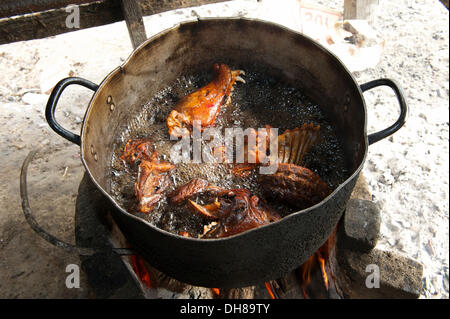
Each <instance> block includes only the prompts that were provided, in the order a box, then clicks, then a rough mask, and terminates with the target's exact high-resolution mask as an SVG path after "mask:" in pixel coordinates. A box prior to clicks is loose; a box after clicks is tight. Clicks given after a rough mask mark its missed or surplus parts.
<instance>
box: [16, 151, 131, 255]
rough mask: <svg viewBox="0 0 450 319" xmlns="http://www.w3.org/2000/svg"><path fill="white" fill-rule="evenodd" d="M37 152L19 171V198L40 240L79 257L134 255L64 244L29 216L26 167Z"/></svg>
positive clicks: (114, 250)
mask: <svg viewBox="0 0 450 319" xmlns="http://www.w3.org/2000/svg"><path fill="white" fill-rule="evenodd" d="M37 152H38V149H35V150H33V151H31V152H30V153H29V154H28V155H27V157H26V158H25V160H24V162H23V164H22V169H21V171H20V197H21V199H22V210H23V213H24V215H25V219H26V221H27V222H28V224H29V225H30V227H31V228H32V229H33V230H34V231H35V232H36V233H37V234H38V235H39V236H41V237H42V238H44V239H45V240H46V241H48V242H49V243H50V244H52V245H54V246H56V247H59V248H62V249H64V250H65V251H68V252H71V253H78V254H79V255H84V256H90V255H93V254H96V253H105V252H111V251H112V252H115V253H117V254H118V255H134V254H136V252H135V251H134V250H132V249H129V248H107V247H97V248H96V247H78V246H76V245H73V244H70V243H66V242H65V241H62V240H60V239H58V238H56V237H55V236H53V235H51V234H49V233H47V232H46V231H45V230H44V229H43V228H42V227H41V226H40V225H39V224H38V222H37V221H36V219H35V218H34V217H33V215H32V214H31V208H30V202H29V200H28V188H27V172H28V166H29V164H30V163H31V161H32V160H33V158H34V156H35V155H36V153H37Z"/></svg>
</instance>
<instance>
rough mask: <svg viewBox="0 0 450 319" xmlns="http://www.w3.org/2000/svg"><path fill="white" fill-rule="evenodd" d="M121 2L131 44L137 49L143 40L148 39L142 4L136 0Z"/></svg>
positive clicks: (122, 0)
mask: <svg viewBox="0 0 450 319" xmlns="http://www.w3.org/2000/svg"><path fill="white" fill-rule="evenodd" d="M121 3H122V12H123V15H124V17H125V21H126V23H127V28H128V33H129V34H130V39H131V44H132V46H133V49H136V48H137V47H138V46H139V45H140V44H141V43H142V42H144V41H145V40H147V34H146V32H145V26H144V20H143V19H142V10H141V6H139V4H138V2H137V1H136V0H121Z"/></svg>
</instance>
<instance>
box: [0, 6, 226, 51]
mask: <svg viewBox="0 0 450 319" xmlns="http://www.w3.org/2000/svg"><path fill="white" fill-rule="evenodd" d="M0 1H1V0H0ZM8 1H9V0H8ZM21 1H28V2H30V3H31V2H32V1H33V0H21ZM76 1H77V0H73V1H72V0H71V1H70V2H72V3H74V2H76ZM79 1H81V2H83V4H80V5H79V12H80V29H86V28H91V27H97V26H101V25H105V24H110V23H114V22H118V21H121V20H124V15H123V13H122V6H121V1H120V0H99V1H96V2H91V3H84V2H85V0H79ZM224 1H225V0H139V5H140V7H141V11H142V14H143V15H144V16H145V15H152V14H157V13H160V12H164V11H168V10H173V9H179V8H187V7H192V6H199V5H203V4H209V3H217V2H224ZM43 2H44V4H46V5H47V7H49V6H50V4H54V5H56V4H57V3H59V4H61V3H66V2H67V0H43ZM0 3H1V2H0ZM0 7H2V8H3V3H2V4H0ZM22 11H23V10H22ZM2 12H3V11H2ZM5 12H6V11H5ZM8 12H9V13H14V12H13V11H8ZM69 14H70V13H68V12H66V10H65V7H64V8H59V9H58V8H54V9H53V10H48V11H44V12H37V13H33V14H25V15H21V16H16V17H13V18H3V19H0V44H5V43H11V42H16V41H26V40H32V39H41V38H45V37H49V36H53V35H57V34H61V33H66V32H72V31H77V30H79V29H77V28H68V27H67V25H66V18H67V16H68V15H69Z"/></svg>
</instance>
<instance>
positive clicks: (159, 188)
mask: <svg viewBox="0 0 450 319" xmlns="http://www.w3.org/2000/svg"><path fill="white" fill-rule="evenodd" d="M120 158H121V159H122V160H123V161H124V163H125V164H128V165H130V166H131V167H135V165H137V164H138V163H139V166H138V174H137V181H136V183H135V185H134V193H135V195H136V197H137V199H138V201H139V210H140V211H141V212H142V213H149V212H150V211H151V210H152V209H153V207H154V206H155V204H156V203H158V201H159V200H161V198H162V197H163V196H164V195H163V194H164V192H165V190H166V189H167V187H168V186H169V180H168V178H167V175H166V173H167V172H169V171H171V170H173V169H174V168H175V165H173V164H171V163H168V162H162V163H160V162H159V161H158V153H157V152H156V151H155V150H154V146H153V143H152V141H151V140H150V139H136V140H129V141H128V142H127V144H126V145H125V148H124V150H123V154H122V156H121V157H120Z"/></svg>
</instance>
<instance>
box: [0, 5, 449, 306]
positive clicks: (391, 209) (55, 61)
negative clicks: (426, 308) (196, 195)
mask: <svg viewBox="0 0 450 319" xmlns="http://www.w3.org/2000/svg"><path fill="white" fill-rule="evenodd" d="M263 2H264V1H263ZM317 2H318V3H320V4H323V5H326V6H328V7H330V8H335V9H341V8H342V7H343V1H317ZM257 6H258V3H257V2H256V1H253V0H237V1H233V2H232V3H228V4H215V5H209V6H205V7H202V8H196V9H194V10H192V9H186V10H177V11H175V12H170V13H164V14H159V15H155V16H152V17H147V18H145V23H146V28H147V33H148V35H149V36H150V35H152V34H155V33H157V32H159V31H161V30H163V29H165V28H167V27H169V26H171V25H173V24H174V23H176V22H178V21H182V20H185V19H188V18H190V19H192V18H194V17H195V16H197V15H200V16H236V15H243V16H255V14H256V13H255V12H256V11H257V10H258V7H257ZM448 22H449V14H448V11H447V10H446V9H445V8H444V7H443V6H442V4H440V3H439V2H438V1H437V0H428V1H418V0H416V1H413V0H403V1H384V0H380V6H379V8H378V10H377V12H376V14H375V24H374V29H375V30H376V31H377V33H378V34H379V35H380V36H381V37H382V38H383V39H384V40H385V48H384V53H383V56H382V58H381V60H380V63H379V64H378V65H377V66H376V67H374V68H371V69H368V70H365V71H361V72H355V74H354V75H355V77H356V78H357V80H358V82H359V83H360V84H362V83H364V82H367V81H369V80H373V79H377V78H383V77H389V78H393V79H395V80H397V81H398V82H399V83H400V84H401V85H402V86H403V88H404V91H405V94H406V97H407V100H408V102H409V105H410V108H411V111H410V115H409V118H408V122H407V124H406V125H405V127H404V128H402V129H401V130H400V131H399V132H397V133H396V134H395V135H394V136H392V137H390V138H388V139H386V140H383V141H381V142H379V143H376V144H374V145H372V146H371V147H370V150H369V154H368V157H367V162H366V165H365V168H364V170H363V173H364V175H365V176H366V178H367V180H368V183H369V186H370V191H371V192H372V195H373V200H374V201H375V202H377V203H378V204H379V205H380V207H381V210H382V229H381V230H382V238H381V240H380V242H379V244H378V246H379V247H380V248H382V249H386V250H392V251H395V252H397V253H400V254H404V255H406V256H409V257H411V258H414V259H417V260H418V261H420V262H422V263H423V265H424V277H423V283H424V285H423V291H422V297H423V298H448V296H449V294H448V278H449V274H448V263H449V257H448V252H449V233H448V226H449V222H448V214H449V207H448V201H449V198H448V197H449V196H448V180H449V171H448V167H449V163H448V160H449V150H448V146H449V143H448V141H449V131H448V126H449V124H448V122H449V107H448V105H449V71H448V67H449V56H448V52H449V51H448V44H449V30H448ZM131 51H132V48H131V45H130V40H129V38H128V32H127V29H126V26H125V24H124V23H116V24H112V25H108V26H104V27H99V28H94V29H89V30H81V31H77V32H72V33H68V34H63V35H59V36H56V37H51V38H47V39H42V40H33V41H28V42H19V43H12V44H8V45H2V46H0V70H1V71H2V76H1V77H0V137H1V140H2V143H1V145H0V154H1V157H2V162H3V165H2V167H1V168H0V185H1V187H0V198H1V202H2V205H1V206H0V207H1V208H0V298H86V297H89V296H90V293H89V289H88V286H87V283H86V279H85V276H84V274H82V276H81V285H80V288H79V289H68V288H66V286H65V280H66V276H67V275H68V274H67V273H66V272H65V269H66V266H67V265H68V264H72V263H73V264H79V258H78V257H77V256H74V255H71V254H67V253H64V252H62V251H61V250H59V249H58V248H55V247H53V246H51V245H50V244H48V243H47V242H45V241H44V240H42V239H41V238H39V237H38V236H37V235H36V234H35V233H34V232H33V231H32V230H31V229H30V227H29V226H28V225H27V224H26V222H25V220H24V217H23V214H22V210H21V206H20V197H19V172H20V166H21V163H22V161H23V159H24V158H25V156H26V155H27V154H28V152H29V151H30V150H32V149H33V148H35V147H37V146H41V147H42V148H43V151H42V152H40V153H39V155H38V156H37V160H36V161H35V162H34V164H33V165H32V167H31V169H30V172H29V175H30V177H29V185H30V199H31V206H32V208H33V209H34V213H35V215H36V216H37V219H38V221H39V222H40V223H41V224H42V225H43V227H44V228H45V229H47V230H49V231H50V232H51V233H53V234H55V235H57V236H59V237H60V238H62V239H63V240H66V241H69V242H73V241H74V217H73V215H74V204H75V199H76V196H77V188H78V184H79V182H80V180H81V177H82V175H83V172H84V168H83V167H82V164H81V161H80V158H79V148H78V147H77V146H75V145H73V144H71V143H70V142H66V141H65V140H64V139H62V138H61V137H59V136H58V135H56V134H55V133H54V132H53V131H51V129H50V128H49V127H48V125H47V123H46V121H45V118H44V105H45V103H46V100H47V98H48V95H47V94H48V93H49V90H50V89H51V88H52V87H53V85H54V84H55V83H56V82H57V81H58V80H60V79H62V78H64V77H66V76H69V75H75V76H80V77H83V78H86V79H89V80H91V81H93V82H96V83H99V82H100V81H101V80H102V79H103V78H104V77H105V76H106V75H107V74H108V73H109V72H110V71H111V70H112V69H113V68H115V67H117V66H118V65H120V64H121V63H122V62H123V61H124V60H125V59H126V57H127V56H128V55H129V54H130V53H131ZM90 97H91V92H89V90H87V89H85V88H80V87H70V88H68V89H67V90H66V91H65V93H64V95H63V97H62V98H61V100H60V103H59V105H60V106H59V109H58V111H57V115H56V116H57V118H58V120H59V121H60V122H61V123H62V124H63V126H65V127H67V128H69V129H71V130H73V131H75V132H77V131H79V129H80V123H81V121H82V118H83V114H84V111H85V108H86V105H87V104H88V102H89V99H90ZM365 98H366V102H367V105H368V130H369V132H374V131H377V130H380V129H382V128H384V127H386V126H387V124H389V125H390V123H392V122H394V121H395V119H396V116H397V114H398V110H397V109H398V108H397V106H396V102H395V97H394V95H393V94H392V92H390V91H389V89H384V88H383V89H375V90H371V91H369V92H367V93H365Z"/></svg>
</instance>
